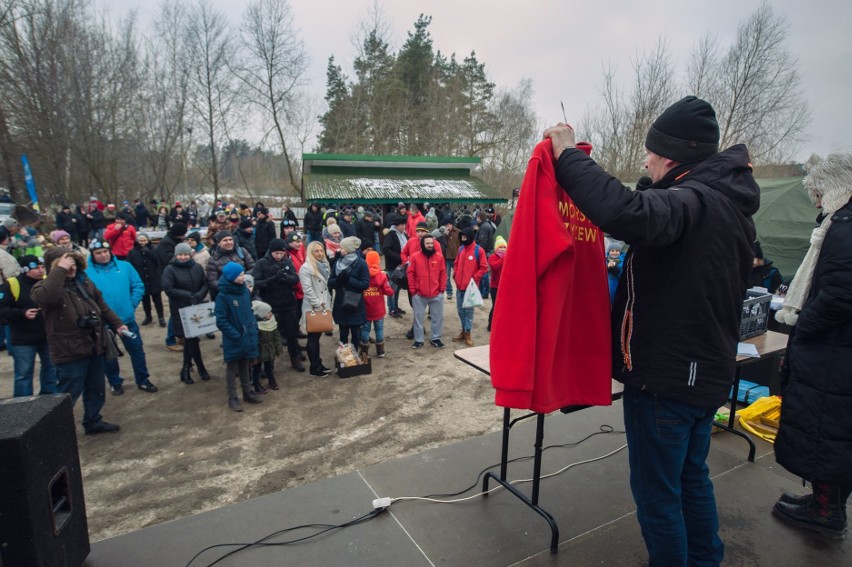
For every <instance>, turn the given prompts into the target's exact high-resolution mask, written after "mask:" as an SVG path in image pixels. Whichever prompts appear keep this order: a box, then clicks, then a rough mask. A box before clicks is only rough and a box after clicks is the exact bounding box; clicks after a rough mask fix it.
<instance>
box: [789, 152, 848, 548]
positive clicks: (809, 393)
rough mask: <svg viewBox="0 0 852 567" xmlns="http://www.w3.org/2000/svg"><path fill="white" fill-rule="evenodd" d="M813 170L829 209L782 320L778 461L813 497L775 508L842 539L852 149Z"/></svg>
mask: <svg viewBox="0 0 852 567" xmlns="http://www.w3.org/2000/svg"><path fill="white" fill-rule="evenodd" d="M807 167H808V175H807V177H805V179H804V180H803V185H804V186H805V188H806V189H808V193H809V194H810V196H811V199H812V200H813V201H814V203H815V204H816V206H817V208H821V209H822V213H821V214H820V216H819V217H818V218H817V224H818V227H817V228H816V229H815V230H814V234H813V235H812V237H811V242H812V244H811V249H810V250H809V251H808V254H807V255H806V256H805V259H804V261H803V262H802V266H801V268H799V271H798V272H797V273H796V277H795V279H794V280H793V282H792V283H791V284H790V289H789V291H788V292H787V297H786V298H785V300H784V307H783V308H782V309H781V311H779V315H778V317H777V318H779V319H784V321H783V322H785V323H787V324H789V325H794V326H793V330H792V331H791V333H790V339H789V342H788V345H787V355H786V357H785V361H784V368H782V393H783V401H782V404H781V427H780V429H779V431H778V437H777V439H776V440H775V458H776V459H777V460H778V463H780V464H781V465H782V466H783V467H784V468H785V469H787V470H788V471H790V472H792V473H794V474H796V475H798V476H801V477H802V478H804V479H806V480H809V481H810V482H811V484H812V489H813V494H808V495H806V496H794V495H791V494H786V493H785V494H784V495H782V496H781V498H780V499H779V500H778V502H776V503H775V507H774V508H773V513H774V514H775V515H776V516H777V517H779V518H780V519H782V520H784V521H785V522H787V523H789V524H791V525H793V526H796V527H799V528H804V529H808V530H812V531H816V532H818V533H820V534H822V535H824V536H827V537H830V538H833V539H841V538H843V536H844V534H845V532H846V501H847V500H848V498H849V494H850V491H852V245H850V243H852V185H849V180H850V179H852V153H836V154H831V155H829V156H828V158H826V159H825V160H821V159H820V158H817V157H816V156H815V157H813V158H811V160H810V161H809V162H808V165H807ZM820 241H821V247H820ZM807 283H810V290H809V291H808V287H807V285H806V284H807Z"/></svg>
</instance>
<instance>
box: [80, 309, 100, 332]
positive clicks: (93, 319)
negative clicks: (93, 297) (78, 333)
mask: <svg viewBox="0 0 852 567" xmlns="http://www.w3.org/2000/svg"><path fill="white" fill-rule="evenodd" d="M77 326H78V327H80V328H81V329H97V328H98V327H100V326H101V318H100V317H98V314H97V313H95V312H94V311H89V312H88V313H87V314H85V315H80V317H79V318H78V319H77Z"/></svg>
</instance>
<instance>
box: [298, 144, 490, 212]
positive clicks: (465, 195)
mask: <svg viewBox="0 0 852 567" xmlns="http://www.w3.org/2000/svg"><path fill="white" fill-rule="evenodd" d="M480 161H481V160H480V158H477V157H424V156H362V155H341V154H303V156H302V189H303V192H304V196H305V200H306V201H308V202H323V203H334V202H358V203H397V202H399V201H405V202H412V201H414V202H427V201H431V202H451V203H505V202H506V201H507V199H506V198H504V197H502V196H501V195H500V194H499V192H498V191H497V190H496V189H495V188H494V187H491V186H490V185H488V184H487V183H485V182H484V181H482V180H481V179H479V178H478V177H474V176H472V175H471V171H472V170H473V169H474V168H475V167H476V166H477V165H479V163H480Z"/></svg>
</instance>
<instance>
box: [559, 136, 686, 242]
mask: <svg viewBox="0 0 852 567" xmlns="http://www.w3.org/2000/svg"><path fill="white" fill-rule="evenodd" d="M556 180H557V182H558V183H559V185H560V186H561V187H563V188H564V189H565V191H566V192H567V193H568V195H570V197H571V199H572V200H573V201H574V204H576V205H577V207H578V208H579V209H580V210H581V211H582V212H583V213H584V214H585V215H586V216H588V217H589V219H590V220H591V221H592V222H593V223H594V224H596V225H597V226H598V227H600V228H601V229H602V230H603V231H605V232H608V233H609V234H611V235H612V236H613V237H614V238H617V239H619V240H623V241H625V242H627V243H630V244H639V245H643V246H649V247H661V246H668V245H670V244H672V243H673V242H676V241H677V240H678V239H679V238H680V237H681V236H683V234H684V233H686V231H687V230H688V229H689V227H690V226H691V225H692V223H694V222H696V221H698V219H699V217H700V214H701V200H700V198H699V195H698V192H697V190H696V189H694V188H690V187H678V188H676V189H647V190H645V191H631V190H630V189H628V188H627V187H625V186H624V185H622V184H621V182H620V181H619V180H618V179H616V178H615V177H613V176H611V175H610V174H609V173H607V172H606V171H604V170H603V168H601V167H600V166H599V165H598V164H597V163H595V161H594V160H593V159H592V158H590V157H589V156H587V155H586V154H585V153H583V152H582V151H580V150H577V149H574V148H569V149H567V150H565V151H563V152H562V154H561V155H560V156H559V160H558V161H557V162H556Z"/></svg>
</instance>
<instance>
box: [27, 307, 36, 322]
mask: <svg viewBox="0 0 852 567" xmlns="http://www.w3.org/2000/svg"><path fill="white" fill-rule="evenodd" d="M24 317H26V318H27V319H29V320H30V321H32V320H33V319H35V318H36V317H38V308H33V309H27V310H26V311H24Z"/></svg>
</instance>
